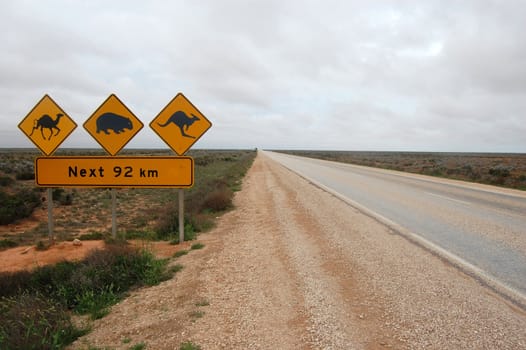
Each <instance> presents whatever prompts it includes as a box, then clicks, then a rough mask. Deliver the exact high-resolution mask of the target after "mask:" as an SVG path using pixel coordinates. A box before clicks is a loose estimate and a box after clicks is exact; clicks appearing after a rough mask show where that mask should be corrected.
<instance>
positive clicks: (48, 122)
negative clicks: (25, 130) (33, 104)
mask: <svg viewBox="0 0 526 350" xmlns="http://www.w3.org/2000/svg"><path fill="white" fill-rule="evenodd" d="M63 116H64V114H61V113H57V118H56V119H55V120H53V118H51V117H50V116H49V115H47V114H44V115H43V116H41V117H40V118H38V119H36V120H35V126H33V130H31V134H29V137H31V135H33V132H34V131H35V129H38V128H40V132H41V133H42V138H44V140H45V139H46V136H44V128H46V129H49V131H50V132H51V134H50V135H49V138H48V140H51V136H57V135H58V133H59V132H60V129H59V128H58V127H57V124H58V121H59V120H60V118H61V117H63ZM53 129H57V132H56V133H55V134H54V135H53Z"/></svg>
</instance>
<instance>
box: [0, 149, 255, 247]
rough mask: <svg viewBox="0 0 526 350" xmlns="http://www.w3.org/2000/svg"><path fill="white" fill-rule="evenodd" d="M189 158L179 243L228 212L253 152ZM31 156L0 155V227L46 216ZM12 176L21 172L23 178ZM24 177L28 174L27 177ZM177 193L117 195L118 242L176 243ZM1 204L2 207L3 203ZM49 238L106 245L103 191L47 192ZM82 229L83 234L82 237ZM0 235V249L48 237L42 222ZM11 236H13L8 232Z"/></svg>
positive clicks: (107, 200) (106, 193)
mask: <svg viewBox="0 0 526 350" xmlns="http://www.w3.org/2000/svg"><path fill="white" fill-rule="evenodd" d="M123 153H124V154H125V155H130V156H131V155H141V156H144V155H164V156H166V155H170V152H168V151H144V150H132V151H125V152H123ZM79 154H82V155H102V154H103V153H102V152H99V151H93V150H74V151H71V150H66V151H60V152H57V155H79ZM188 155H189V156H192V157H193V158H194V163H195V171H194V174H195V179H194V186H193V187H192V188H190V189H186V190H185V191H184V193H185V240H192V239H195V237H196V235H197V234H198V233H199V232H203V231H206V230H209V229H210V228H211V227H212V226H213V223H214V219H215V217H217V216H218V215H220V214H221V213H222V212H224V211H225V210H228V209H229V208H231V206H232V198H233V195H234V193H235V192H236V191H239V190H240V189H241V181H242V178H243V176H244V175H245V173H246V171H247V170H248V168H249V167H250V165H251V164H252V161H253V159H254V157H255V155H256V152H255V151H253V150H250V151H249V150H246V151H244V150H236V151H228V150H224V151H210V150H196V151H190V152H189V154H188ZM36 156H38V153H37V152H36V151H25V152H22V151H14V150H12V151H11V150H3V151H0V180H1V179H3V180H1V181H0V183H1V184H3V185H1V186H0V202H1V203H2V206H0V228H1V225H8V224H11V225H14V226H19V223H20V220H21V219H24V218H26V217H29V216H32V215H33V216H34V215H35V213H39V214H40V216H41V217H46V208H47V200H46V192H45V189H41V188H37V187H36V186H35V183H34V172H33V169H32V167H33V162H34V158H35V157H36ZM18 174H26V175H24V176H25V177H23V178H24V180H20V179H18V178H19V176H18ZM30 175H31V176H30ZM177 198H178V190H177V189H170V188H166V189H141V188H136V189H134V188H130V189H118V190H117V222H118V224H117V225H118V226H117V227H118V235H119V238H121V239H148V240H168V241H173V242H174V243H177V240H178V229H179V222H178V204H177V203H178V201H177ZM4 203H5V204H4ZM53 204H54V206H55V210H54V213H55V215H54V228H55V229H54V232H55V240H57V241H67V240H73V239H75V238H78V239H81V240H87V239H105V238H106V239H108V238H109V236H110V232H111V190H109V189H105V188H92V189H90V188H55V189H53ZM87 230H88V232H86V231H87ZM6 231H8V230H3V231H1V232H2V233H1V235H2V236H0V249H6V248H11V247H13V246H17V245H28V244H36V243H38V242H39V241H41V240H42V239H46V238H47V224H46V223H45V222H41V223H40V224H38V225H36V226H34V227H31V228H29V229H25V228H23V229H22V230H20V231H19V232H18V231H16V230H9V232H6ZM12 231H13V232H14V233H13V232H12Z"/></svg>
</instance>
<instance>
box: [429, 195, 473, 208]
mask: <svg viewBox="0 0 526 350" xmlns="http://www.w3.org/2000/svg"><path fill="white" fill-rule="evenodd" d="M424 193H425V194H428V195H430V196H433V197H438V198H442V199H446V200H448V201H452V202H457V203H461V204H466V205H471V204H472V203H471V202H465V201H461V200H458V199H455V198H451V197H447V196H442V195H440V194H436V193H432V192H424Z"/></svg>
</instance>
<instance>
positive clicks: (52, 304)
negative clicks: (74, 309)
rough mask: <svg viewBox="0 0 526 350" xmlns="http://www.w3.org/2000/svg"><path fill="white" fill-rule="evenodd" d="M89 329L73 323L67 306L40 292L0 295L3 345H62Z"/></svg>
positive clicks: (0, 334) (50, 347) (1, 338)
mask: <svg viewBox="0 0 526 350" xmlns="http://www.w3.org/2000/svg"><path fill="white" fill-rule="evenodd" d="M85 333H86V330H80V329H77V328H76V327H75V326H73V324H72V323H71V319H70V316H69V314H68V312H67V310H66V309H65V308H64V307H63V306H62V305H60V304H59V303H57V302H56V301H53V300H51V299H49V298H46V297H43V296H41V295H39V294H29V293H23V294H21V295H18V296H15V297H10V298H1V299H0V348H2V349H62V348H64V347H65V346H66V345H68V344H70V343H71V342H73V341H74V340H75V339H76V338H78V337H79V336H81V335H83V334H85Z"/></svg>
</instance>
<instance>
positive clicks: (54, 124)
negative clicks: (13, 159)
mask: <svg viewBox="0 0 526 350" xmlns="http://www.w3.org/2000/svg"><path fill="white" fill-rule="evenodd" d="M76 127H77V124H76V123H75V122H74V121H73V120H72V119H71V118H70V117H69V116H68V115H67V114H66V112H64V110H62V108H60V107H59V105H58V104H57V103H56V102H55V101H53V99H52V98H51V97H49V96H48V95H47V94H46V95H44V97H42V99H41V100H40V101H39V102H38V103H37V104H36V105H35V107H33V109H32V110H31V112H29V113H28V115H27V116H26V117H25V118H24V119H22V121H21V122H20V124H18V128H19V129H20V130H22V132H23V133H24V134H26V136H27V137H28V138H29V139H30V140H31V141H32V142H33V143H34V144H35V145H36V146H37V147H38V148H39V149H40V150H41V151H42V153H44V154H45V155H46V156H49V155H51V154H53V152H55V150H56V149H57V148H58V146H60V144H61V143H62V142H63V141H64V140H65V139H66V138H67V137H68V136H69V135H70V134H71V133H72V132H73V130H75V128H76Z"/></svg>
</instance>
